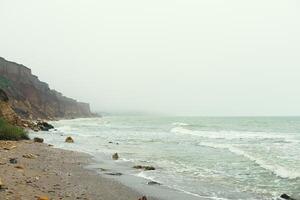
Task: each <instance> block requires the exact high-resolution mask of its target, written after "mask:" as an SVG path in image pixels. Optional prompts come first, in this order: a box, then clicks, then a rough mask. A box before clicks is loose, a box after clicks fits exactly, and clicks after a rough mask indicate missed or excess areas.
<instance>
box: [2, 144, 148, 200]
mask: <svg viewBox="0 0 300 200" xmlns="http://www.w3.org/2000/svg"><path fill="white" fill-rule="evenodd" d="M91 162H93V160H92V158H91V157H90V156H89V155H87V154H84V153H79V152H74V151H66V150H61V149H56V148H53V147H52V146H51V145H47V144H44V143H35V142H33V141H20V142H10V141H0V179H1V182H2V184H3V185H2V186H1V189H0V199H1V200H6V199H7V200H10V199H11V200H34V199H47V198H48V199H53V200H54V199H55V200H57V199H66V200H68V199H69V200H74V199H86V200H98V199H99V200H102V199H103V200H116V199H118V200H123V199H124V200H129V199H132V200H137V199H139V198H141V197H142V195H141V194H139V193H138V192H135V191H133V190H132V189H130V188H128V187H126V186H124V185H122V184H120V183H118V182H116V181H114V180H113V179H108V178H104V177H102V176H100V175H98V174H97V172H96V171H95V170H88V169H85V166H87V165H88V164H89V163H91ZM148 199H153V198H148Z"/></svg>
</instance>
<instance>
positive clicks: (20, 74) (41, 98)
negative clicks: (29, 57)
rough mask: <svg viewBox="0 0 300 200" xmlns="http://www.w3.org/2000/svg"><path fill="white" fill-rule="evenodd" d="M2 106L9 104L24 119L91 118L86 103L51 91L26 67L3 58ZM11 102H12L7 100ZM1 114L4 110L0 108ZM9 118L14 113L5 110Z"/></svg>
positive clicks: (0, 71) (0, 61)
mask: <svg viewBox="0 0 300 200" xmlns="http://www.w3.org/2000/svg"><path fill="white" fill-rule="evenodd" d="M0 89H2V91H3V92H5V94H7V95H6V97H7V98H5V96H4V95H3V94H2V93H1V92H0V96H1V99H3V100H2V101H1V102H8V104H9V105H10V106H11V108H12V109H13V111H14V112H15V113H16V114H17V115H18V116H20V117H22V118H24V119H55V118H77V117H92V116H93V114H92V113H91V111H90V106H89V104H87V103H81V102H77V101H76V100H74V99H71V98H68V97H65V96H63V95H62V94H61V93H59V92H57V91H55V90H52V89H50V88H49V86H48V84H47V83H44V82H42V81H40V80H39V79H38V77H37V76H35V75H33V74H32V73H31V70H30V69H29V68H27V67H25V66H23V65H20V64H17V63H14V62H10V61H7V60H5V59H3V58H0ZM8 99H9V100H8ZM1 110H2V107H1ZM5 112H8V113H7V114H8V115H9V113H11V111H10V110H9V109H6V111H5Z"/></svg>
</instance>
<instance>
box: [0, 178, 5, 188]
mask: <svg viewBox="0 0 300 200" xmlns="http://www.w3.org/2000/svg"><path fill="white" fill-rule="evenodd" d="M3 187H4V184H3V182H2V180H1V178H0V189H2V188H3Z"/></svg>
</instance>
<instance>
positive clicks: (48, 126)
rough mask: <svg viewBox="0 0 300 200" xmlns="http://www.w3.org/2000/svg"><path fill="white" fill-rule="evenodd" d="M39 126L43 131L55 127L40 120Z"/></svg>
mask: <svg viewBox="0 0 300 200" xmlns="http://www.w3.org/2000/svg"><path fill="white" fill-rule="evenodd" d="M37 126H38V128H39V129H40V130H42V131H49V130H50V129H54V126H52V125H51V124H48V123H47V122H44V121H38V122H37Z"/></svg>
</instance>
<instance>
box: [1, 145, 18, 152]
mask: <svg viewBox="0 0 300 200" xmlns="http://www.w3.org/2000/svg"><path fill="white" fill-rule="evenodd" d="M15 148H17V146H10V147H4V148H3V149H4V150H8V151H9V150H12V149H15Z"/></svg>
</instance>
